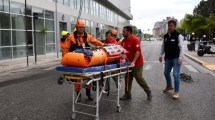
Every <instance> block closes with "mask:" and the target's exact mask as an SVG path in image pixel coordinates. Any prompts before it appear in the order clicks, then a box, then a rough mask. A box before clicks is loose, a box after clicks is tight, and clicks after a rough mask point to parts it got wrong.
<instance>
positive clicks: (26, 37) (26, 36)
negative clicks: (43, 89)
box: [25, 0, 29, 66]
mask: <svg viewBox="0 0 215 120" xmlns="http://www.w3.org/2000/svg"><path fill="white" fill-rule="evenodd" d="M27 25H28V24H27V1H26V0H25V39H26V40H25V42H26V57H27V66H29V60H28V34H27V29H28V28H27Z"/></svg>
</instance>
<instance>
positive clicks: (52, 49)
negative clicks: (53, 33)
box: [46, 44, 55, 53]
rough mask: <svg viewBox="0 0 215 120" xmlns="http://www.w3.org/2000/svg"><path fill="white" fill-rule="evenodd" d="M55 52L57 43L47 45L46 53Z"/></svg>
mask: <svg viewBox="0 0 215 120" xmlns="http://www.w3.org/2000/svg"><path fill="white" fill-rule="evenodd" d="M54 52H55V44H52V45H47V46H46V53H54Z"/></svg>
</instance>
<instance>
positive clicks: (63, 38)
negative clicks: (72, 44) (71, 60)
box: [60, 31, 70, 57]
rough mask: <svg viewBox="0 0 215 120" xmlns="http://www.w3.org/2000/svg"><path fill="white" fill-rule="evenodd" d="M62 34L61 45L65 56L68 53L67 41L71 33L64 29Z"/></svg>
mask: <svg viewBox="0 0 215 120" xmlns="http://www.w3.org/2000/svg"><path fill="white" fill-rule="evenodd" d="M61 35H62V38H61V39H60V46H61V52H62V57H63V56H64V55H65V54H66V53H68V49H67V47H66V43H67V42H66V40H67V38H68V37H69V35H70V34H69V32H67V31H62V32H61Z"/></svg>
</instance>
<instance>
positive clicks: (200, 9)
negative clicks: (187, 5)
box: [193, 0, 215, 18]
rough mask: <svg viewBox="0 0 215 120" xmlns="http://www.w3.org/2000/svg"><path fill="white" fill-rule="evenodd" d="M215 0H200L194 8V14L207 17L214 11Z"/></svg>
mask: <svg viewBox="0 0 215 120" xmlns="http://www.w3.org/2000/svg"><path fill="white" fill-rule="evenodd" d="M214 8H215V0H207V1H204V0H202V1H200V3H199V4H198V5H197V6H196V7H195V8H194V10H193V14H194V16H197V15H201V16H203V17H205V18H208V17H209V16H210V15H212V14H214V13H215V11H214V10H215V9H214Z"/></svg>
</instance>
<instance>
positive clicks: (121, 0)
mask: <svg viewBox="0 0 215 120" xmlns="http://www.w3.org/2000/svg"><path fill="white" fill-rule="evenodd" d="M108 1H109V2H111V3H112V4H114V5H115V6H117V7H118V8H119V9H121V10H122V11H123V12H124V13H126V14H127V15H129V16H132V15H131V11H130V9H131V1H130V0H108Z"/></svg>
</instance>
